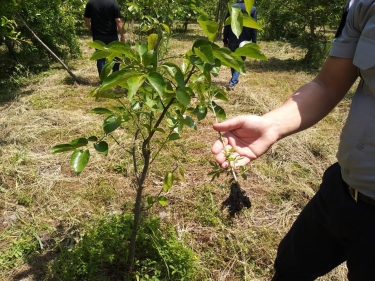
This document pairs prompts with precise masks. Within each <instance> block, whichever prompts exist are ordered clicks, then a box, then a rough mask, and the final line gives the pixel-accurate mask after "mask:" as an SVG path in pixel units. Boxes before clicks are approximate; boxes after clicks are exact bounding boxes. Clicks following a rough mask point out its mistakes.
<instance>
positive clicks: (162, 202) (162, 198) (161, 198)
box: [158, 196, 168, 207]
mask: <svg viewBox="0 0 375 281" xmlns="http://www.w3.org/2000/svg"><path fill="white" fill-rule="evenodd" d="M158 203H159V204H160V205H161V206H162V207H165V206H166V205H167V204H168V199H167V198H165V196H159V197H158Z"/></svg>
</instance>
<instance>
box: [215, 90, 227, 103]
mask: <svg viewBox="0 0 375 281" xmlns="http://www.w3.org/2000/svg"><path fill="white" fill-rule="evenodd" d="M214 97H215V99H218V100H222V101H228V98H227V96H226V95H225V93H224V90H222V89H219V90H217V91H216V92H215V94H214Z"/></svg>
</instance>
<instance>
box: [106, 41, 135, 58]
mask: <svg viewBox="0 0 375 281" xmlns="http://www.w3.org/2000/svg"><path fill="white" fill-rule="evenodd" d="M107 48H108V50H110V51H112V52H115V53H118V54H123V55H125V56H126V57H129V58H130V59H132V60H136V61H138V60H139V58H138V56H137V55H136V54H135V53H134V51H133V50H132V48H131V47H130V45H129V44H127V43H124V42H121V41H114V42H111V43H109V44H108V46H107Z"/></svg>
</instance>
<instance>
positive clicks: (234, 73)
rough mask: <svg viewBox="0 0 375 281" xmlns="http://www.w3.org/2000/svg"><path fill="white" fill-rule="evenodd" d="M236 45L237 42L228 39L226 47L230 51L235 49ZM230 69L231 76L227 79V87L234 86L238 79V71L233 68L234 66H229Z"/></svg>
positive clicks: (237, 45) (237, 44)
mask: <svg viewBox="0 0 375 281" xmlns="http://www.w3.org/2000/svg"><path fill="white" fill-rule="evenodd" d="M238 47H239V43H237V42H231V41H229V43H228V48H229V49H230V50H231V51H232V52H234V51H236V49H237V48H238ZM230 71H231V74H232V77H231V79H230V80H229V88H233V87H235V86H236V85H237V83H238V81H239V76H240V73H239V72H238V71H237V70H235V69H234V68H231V69H230Z"/></svg>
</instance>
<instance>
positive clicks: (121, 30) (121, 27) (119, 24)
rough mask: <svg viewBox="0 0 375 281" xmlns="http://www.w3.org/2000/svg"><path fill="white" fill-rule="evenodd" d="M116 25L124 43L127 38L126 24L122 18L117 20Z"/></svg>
mask: <svg viewBox="0 0 375 281" xmlns="http://www.w3.org/2000/svg"><path fill="white" fill-rule="evenodd" d="M116 25H117V30H118V32H119V33H120V36H121V41H124V38H125V30H124V25H125V24H124V23H123V21H122V20H121V19H120V18H117V19H116Z"/></svg>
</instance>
